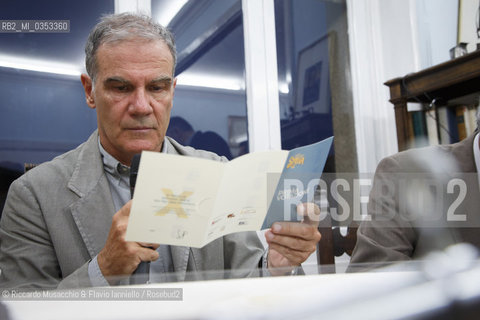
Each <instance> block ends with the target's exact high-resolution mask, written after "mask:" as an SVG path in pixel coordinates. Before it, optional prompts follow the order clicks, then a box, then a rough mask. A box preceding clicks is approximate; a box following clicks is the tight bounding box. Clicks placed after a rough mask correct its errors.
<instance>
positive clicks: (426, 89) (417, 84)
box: [385, 51, 480, 151]
mask: <svg viewBox="0 0 480 320" xmlns="http://www.w3.org/2000/svg"><path fill="white" fill-rule="evenodd" d="M385 85H386V86H388V87H389V88H390V100H389V101H390V102H391V103H392V104H393V105H394V109H395V122H396V126H397V141H398V150H399V151H402V150H405V149H407V148H408V145H409V143H410V142H411V141H412V139H413V138H414V137H412V134H411V130H410V129H409V115H408V111H407V102H422V103H425V104H430V103H431V101H432V100H433V99H436V105H437V106H440V105H447V104H448V103H449V102H450V101H453V100H457V101H461V102H462V103H464V104H473V103H475V99H478V95H477V94H476V93H479V92H480V51H475V52H472V53H469V54H467V55H465V56H462V57H459V58H456V59H453V60H450V61H447V62H445V63H442V64H439V65H436V66H433V67H431V68H428V69H424V70H421V71H419V72H415V73H410V74H407V75H406V76H404V77H400V78H395V79H391V80H389V81H387V82H385ZM460 99H461V100H460ZM410 126H411V124H410Z"/></svg>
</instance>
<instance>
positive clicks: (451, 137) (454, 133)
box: [437, 106, 458, 144]
mask: <svg viewBox="0 0 480 320" xmlns="http://www.w3.org/2000/svg"><path fill="white" fill-rule="evenodd" d="M437 118H438V130H439V132H440V143H441V144H450V143H455V142H458V125H457V116H456V113H455V108H452V107H448V106H442V107H439V108H438V109H437Z"/></svg>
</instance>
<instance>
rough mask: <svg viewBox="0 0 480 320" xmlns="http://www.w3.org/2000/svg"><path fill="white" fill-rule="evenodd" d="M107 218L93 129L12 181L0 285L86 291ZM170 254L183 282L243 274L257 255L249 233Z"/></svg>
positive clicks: (185, 151)
mask: <svg viewBox="0 0 480 320" xmlns="http://www.w3.org/2000/svg"><path fill="white" fill-rule="evenodd" d="M165 143H167V148H168V149H167V150H168V153H172V154H179V155H185V156H195V157H202V158H209V159H214V160H222V159H221V158H220V157H218V156H217V155H215V154H213V153H210V152H206V151H200V150H195V149H192V148H190V147H183V146H181V145H179V144H178V143H177V142H175V141H174V140H173V139H170V138H166V139H165ZM114 213H115V210H114V205H113V200H112V196H111V193H110V188H109V183H108V180H107V177H106V176H105V173H104V170H103V162H102V159H101V155H100V151H99V149H98V132H97V131H95V132H94V133H93V134H92V135H91V136H90V138H89V139H88V140H87V141H86V142H85V143H83V144H81V145H80V146H79V147H77V148H76V149H75V150H72V151H69V152H67V153H65V154H63V155H61V156H59V157H57V158H55V159H54V160H52V161H49V162H46V163H44V164H41V165H39V166H38V167H36V168H34V169H31V170H29V171H28V172H27V173H25V174H24V175H23V176H21V177H20V178H19V179H17V180H16V181H14V182H13V183H12V185H11V187H10V190H9V193H8V196H7V200H6V203H5V207H4V210H3V214H2V220H1V221H0V269H1V271H2V272H1V276H0V287H2V288H12V287H28V288H33V287H41V288H56V287H58V288H75V287H88V286H91V283H90V281H89V278H88V262H89V261H90V260H91V259H92V258H93V257H94V256H95V255H97V254H98V253H99V252H100V250H101V249H102V248H103V246H104V244H105V242H106V239H107V235H108V232H109V229H110V225H111V221H112V216H113V215H114ZM171 251H172V258H173V265H174V270H175V272H176V275H177V278H178V279H177V280H180V281H182V280H185V279H187V280H188V279H190V278H189V276H188V275H190V273H189V274H188V275H187V273H186V272H187V271H203V270H223V269H236V270H238V274H235V276H248V275H250V273H251V272H253V270H254V269H255V268H256V267H257V266H258V264H259V261H260V259H261V258H262V255H263V253H264V249H263V245H262V243H261V242H260V240H259V239H258V237H257V235H256V233H254V232H243V233H236V234H231V235H227V236H225V237H223V238H219V239H217V240H215V241H212V242H211V243H209V244H208V245H206V246H204V247H203V248H201V249H196V248H188V247H180V246H172V247H171ZM192 277H193V276H192Z"/></svg>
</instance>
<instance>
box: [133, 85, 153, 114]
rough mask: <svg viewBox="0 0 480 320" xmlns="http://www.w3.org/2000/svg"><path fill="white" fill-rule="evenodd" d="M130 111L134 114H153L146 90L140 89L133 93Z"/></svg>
mask: <svg viewBox="0 0 480 320" xmlns="http://www.w3.org/2000/svg"><path fill="white" fill-rule="evenodd" d="M129 110H130V112H132V113H134V114H149V113H151V112H152V107H151V106H150V100H149V97H148V95H147V92H146V91H145V89H143V88H139V89H137V90H135V91H134V92H133V93H132V96H131V101H130V106H129Z"/></svg>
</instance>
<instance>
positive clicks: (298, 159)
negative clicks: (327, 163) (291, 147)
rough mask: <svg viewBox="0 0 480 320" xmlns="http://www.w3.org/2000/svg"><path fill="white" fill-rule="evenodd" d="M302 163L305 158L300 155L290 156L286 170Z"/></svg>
mask: <svg viewBox="0 0 480 320" xmlns="http://www.w3.org/2000/svg"><path fill="white" fill-rule="evenodd" d="M304 161H305V156H304V155H303V154H301V153H299V154H297V155H295V156H291V157H290V159H289V160H288V164H287V169H290V168H292V169H293V168H295V166H297V165H302V164H303V162H304Z"/></svg>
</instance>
